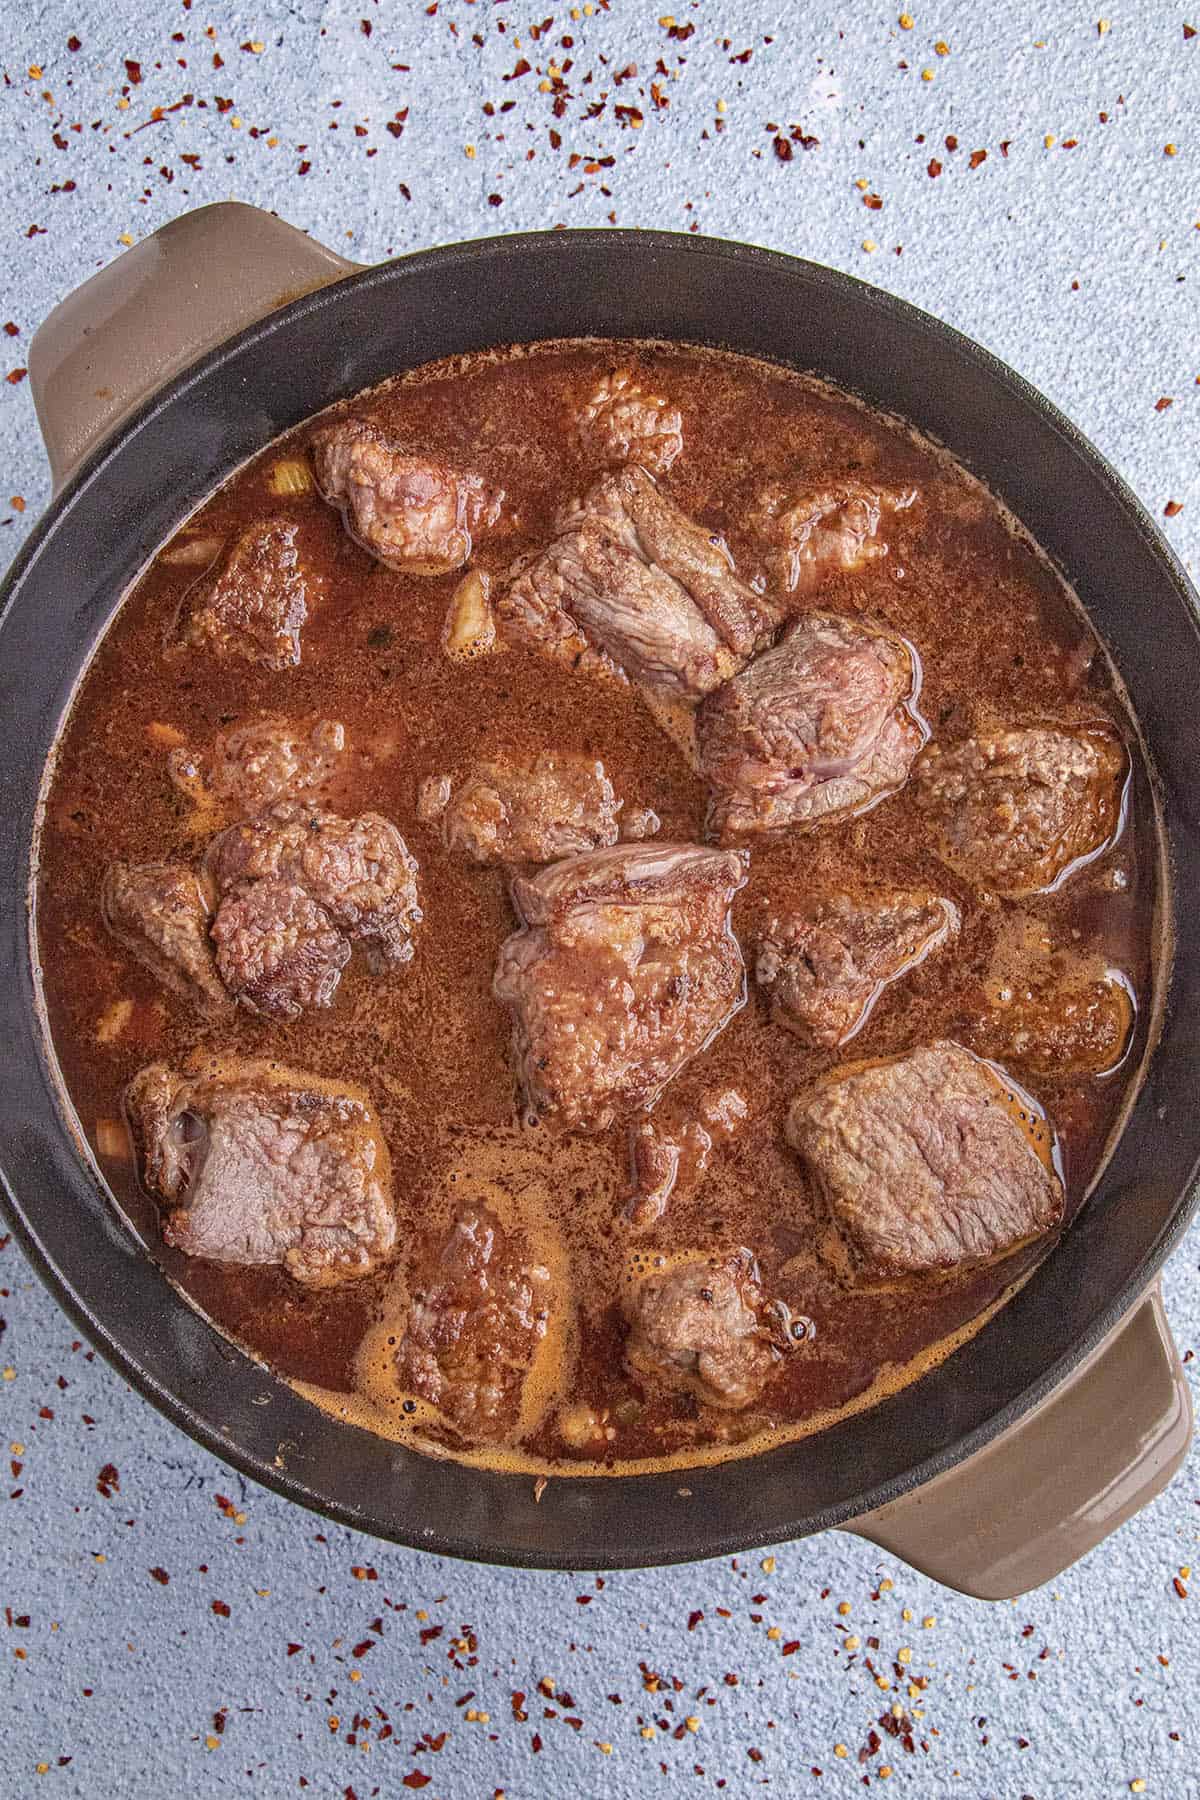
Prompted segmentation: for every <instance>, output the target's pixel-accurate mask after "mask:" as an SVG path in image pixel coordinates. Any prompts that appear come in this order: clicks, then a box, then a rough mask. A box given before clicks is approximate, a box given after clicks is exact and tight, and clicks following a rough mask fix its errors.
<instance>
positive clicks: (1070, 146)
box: [1062, 138, 1079, 150]
mask: <svg viewBox="0 0 1200 1800" xmlns="http://www.w3.org/2000/svg"><path fill="white" fill-rule="evenodd" d="M1062 147H1063V149H1064V150H1075V149H1078V147H1079V139H1078V138H1064V139H1063V141H1062Z"/></svg>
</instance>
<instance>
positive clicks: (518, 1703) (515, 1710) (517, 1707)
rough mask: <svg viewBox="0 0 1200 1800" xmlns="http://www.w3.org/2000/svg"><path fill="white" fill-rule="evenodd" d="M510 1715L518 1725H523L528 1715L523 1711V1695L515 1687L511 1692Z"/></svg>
mask: <svg viewBox="0 0 1200 1800" xmlns="http://www.w3.org/2000/svg"><path fill="white" fill-rule="evenodd" d="M512 1715H513V1718H514V1719H515V1720H516V1721H517V1724H518V1725H523V1724H524V1723H525V1721H526V1719H527V1718H528V1717H529V1714H528V1713H527V1712H526V1711H525V1696H524V1694H523V1693H522V1692H521V1690H520V1688H517V1689H516V1690H515V1691H514V1693H513V1697H512Z"/></svg>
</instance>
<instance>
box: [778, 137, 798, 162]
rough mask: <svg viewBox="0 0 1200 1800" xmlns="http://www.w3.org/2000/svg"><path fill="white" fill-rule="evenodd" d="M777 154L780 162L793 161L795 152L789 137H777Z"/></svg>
mask: <svg viewBox="0 0 1200 1800" xmlns="http://www.w3.org/2000/svg"><path fill="white" fill-rule="evenodd" d="M775 154H776V156H777V157H778V158H779V160H780V162H791V160H792V156H793V155H794V152H793V150H792V146H791V144H790V143H789V142H788V140H787V138H785V137H777V138H776V139H775Z"/></svg>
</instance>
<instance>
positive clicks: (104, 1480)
mask: <svg viewBox="0 0 1200 1800" xmlns="http://www.w3.org/2000/svg"><path fill="white" fill-rule="evenodd" d="M9 380H10V381H11V380H12V376H11V375H10V376H9ZM120 1491H121V1477H120V1475H119V1474H118V1473H117V1466H116V1464H115V1463H105V1465H104V1467H103V1468H102V1469H101V1471H100V1473H99V1475H97V1477H96V1492H97V1493H98V1494H102V1495H103V1497H104V1498H105V1499H106V1500H111V1499H112V1497H113V1495H114V1494H119V1493H120Z"/></svg>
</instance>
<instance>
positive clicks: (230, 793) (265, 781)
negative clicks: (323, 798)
mask: <svg viewBox="0 0 1200 1800" xmlns="http://www.w3.org/2000/svg"><path fill="white" fill-rule="evenodd" d="M345 747H346V732H345V727H344V726H343V725H341V724H340V723H339V721H338V720H337V719H318V720H317V721H316V722H315V724H312V725H295V724H293V723H292V722H291V720H289V719H283V718H280V717H279V716H278V715H275V714H271V715H268V716H267V717H265V718H261V719H253V720H251V721H250V722H249V724H246V725H236V726H234V728H233V730H232V731H222V732H219V733H218V734H217V739H216V743H215V744H214V746H213V752H212V756H211V758H210V759H209V766H208V767H207V769H206V768H205V767H204V766H203V764H202V762H201V759H199V758H198V757H196V756H195V755H193V753H192V752H191V751H190V750H186V749H176V750H172V751H171V753H170V755H169V756H168V758H167V767H168V770H169V772H170V776H171V779H172V781H173V782H174V783H175V785H176V786H177V787H178V788H179V789H180V790H181V791H182V792H183V793H185V794H188V795H189V796H193V797H197V798H202V797H204V796H205V794H206V793H207V794H211V795H212V797H213V798H214V799H216V800H217V801H219V802H220V803H221V804H222V805H225V806H229V807H236V809H237V811H238V812H240V813H245V814H246V815H247V816H251V815H253V814H254V813H260V812H263V811H264V810H265V809H266V808H267V807H268V806H273V805H274V804H275V802H276V801H277V800H289V799H298V798H299V797H300V796H301V795H302V794H303V795H308V794H313V793H315V792H317V791H319V790H320V789H321V788H322V787H324V786H325V785H326V783H327V782H328V781H329V779H330V777H331V776H332V775H333V773H334V770H335V769H336V767H337V764H338V759H339V757H340V756H341V754H342V751H343V750H344V749H345Z"/></svg>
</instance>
